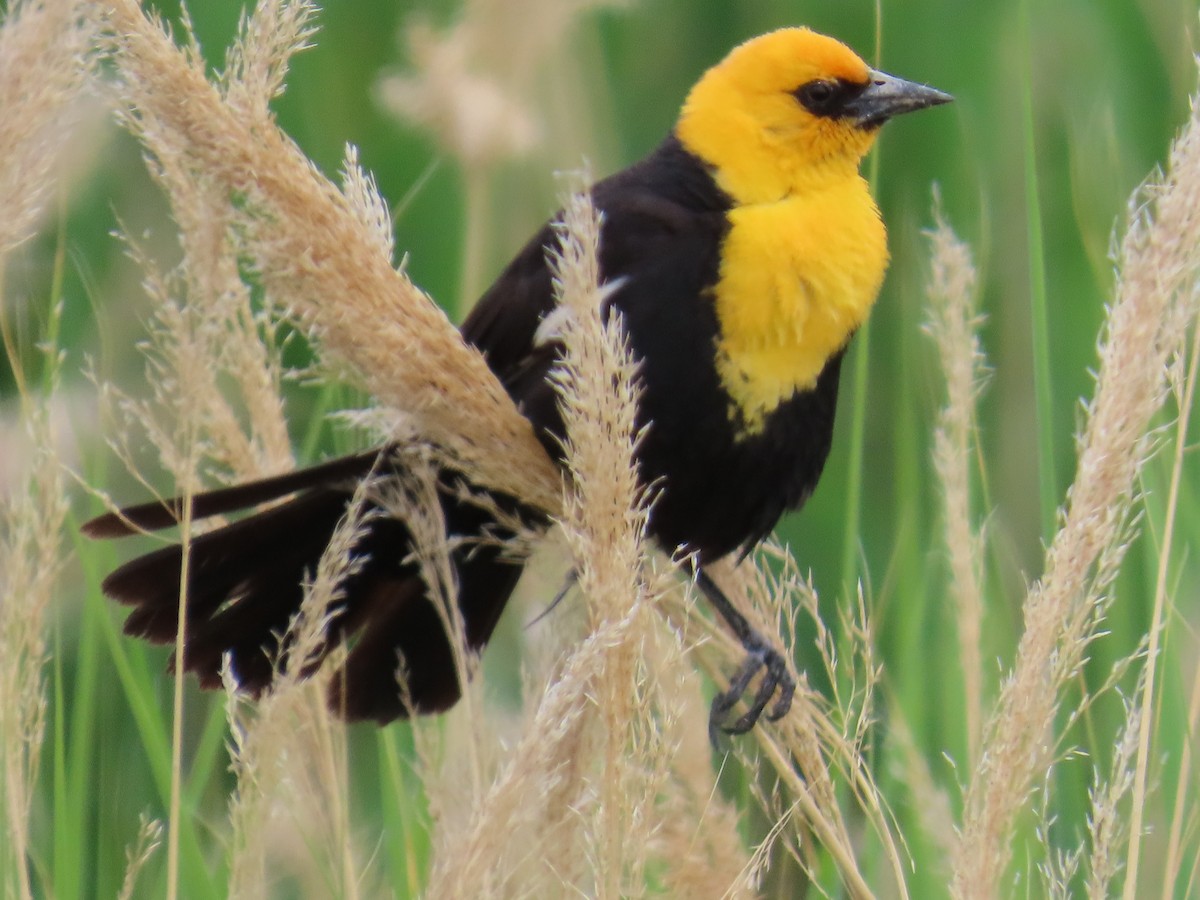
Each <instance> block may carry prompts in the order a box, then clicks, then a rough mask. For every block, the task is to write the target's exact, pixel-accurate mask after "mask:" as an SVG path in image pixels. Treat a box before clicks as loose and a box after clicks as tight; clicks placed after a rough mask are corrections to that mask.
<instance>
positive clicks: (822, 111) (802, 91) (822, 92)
mask: <svg viewBox="0 0 1200 900" xmlns="http://www.w3.org/2000/svg"><path fill="white" fill-rule="evenodd" d="M795 95H796V99H797V100H799V101H800V103H801V104H803V106H804V108H805V109H807V110H808V111H809V112H811V113H815V114H816V115H819V116H820V115H829V114H830V113H831V112H833V111H834V109H835V107H836V106H837V104H838V100H839V99H840V98H841V91H840V90H838V85H837V84H836V83H835V82H832V81H810V82H808V84H804V85H801V86H800V87H799V88H797V89H796V91H795Z"/></svg>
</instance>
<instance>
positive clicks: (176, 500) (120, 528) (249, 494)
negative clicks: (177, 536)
mask: <svg viewBox="0 0 1200 900" xmlns="http://www.w3.org/2000/svg"><path fill="white" fill-rule="evenodd" d="M385 452H387V448H385V449H384V450H382V451H381V450H370V451H368V452H366V453H354V454H351V455H350V456H342V457H338V458H337V459H331V460H328V461H326V462H323V463H318V464H317V465H315V466H309V467H308V468H306V469H296V470H295V471H292V472H284V473H283V474H282V475H273V476H271V477H269V478H260V479H258V480H257V481H248V482H246V483H245V484H235V485H233V486H232V487H227V488H218V489H217V490H215V491H205V492H204V493H202V494H196V495H195V496H194V497H192V509H191V515H192V518H193V519H207V518H209V517H210V516H218V515H222V514H224V513H230V512H238V511H240V510H243V509H249V508H250V507H252V506H258V505H259V504H260V503H267V502H269V501H271V500H278V499H279V498H280V497H286V496H288V495H289V494H295V493H297V492H298V491H301V490H305V489H307V488H311V487H315V486H318V485H331V484H336V483H338V482H345V481H347V480H349V481H351V482H353V481H356V480H358V479H360V478H363V477H365V476H366V475H367V473H368V472H370V471H371V469H372V468H373V467H374V466H375V465H376V463H377V462H378V460H379V458H380V454H381V453H385ZM183 513H184V498H183V497H172V498H171V499H169V500H153V501H151V502H150V503H141V504H138V505H137V506H127V507H125V508H124V509H121V510H118V511H117V512H110V513H105V514H104V515H102V516H97V517H96V518H94V519H91V520H90V521H88V522H85V523H84V525H83V528H82V529H81V530H82V531H83V533H84V534H85V535H87V536H88V537H90V538H104V539H107V538H119V537H126V536H128V535H131V534H138V533H139V532H142V531H162V530H163V529H164V528H171V527H172V526H174V525H178V524H179V520H180V519H182V518H183Z"/></svg>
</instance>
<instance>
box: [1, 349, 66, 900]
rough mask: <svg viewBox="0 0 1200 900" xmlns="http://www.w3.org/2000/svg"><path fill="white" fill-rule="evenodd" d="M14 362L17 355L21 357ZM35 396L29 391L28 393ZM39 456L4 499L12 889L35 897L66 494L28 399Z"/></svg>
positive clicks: (7, 819)
mask: <svg viewBox="0 0 1200 900" xmlns="http://www.w3.org/2000/svg"><path fill="white" fill-rule="evenodd" d="M14 363H15V360H14ZM26 402H27V404H28V398H26ZM25 418H26V427H27V428H28V429H29V432H30V437H31V439H32V440H31V443H32V445H33V446H36V447H40V448H42V449H41V451H40V452H39V453H38V454H37V456H36V458H35V459H34V461H33V463H32V466H31V470H30V472H29V473H28V475H29V477H28V480H27V482H26V488H25V489H24V490H22V491H21V492H19V493H18V494H17V495H15V496H13V497H9V498H3V499H2V500H0V697H2V698H3V702H2V703H0V763H2V766H3V771H2V773H0V777H2V778H3V781H2V782H0V795H2V797H3V804H4V810H3V815H4V826H5V827H4V831H5V835H6V837H5V840H4V841H2V842H0V843H2V844H3V847H4V849H3V851H2V855H3V858H4V862H5V865H4V870H5V871H6V872H8V873H9V874H10V877H11V878H12V879H13V881H12V882H10V883H8V884H7V885H6V891H8V892H11V893H12V894H13V895H15V896H19V897H22V898H26V897H32V896H33V895H34V894H33V888H32V884H31V881H30V872H29V851H30V844H29V837H30V833H29V828H30V824H31V822H30V814H31V812H32V810H33V800H34V789H35V787H36V784H37V772H38V764H39V760H40V751H41V746H42V736H43V732H44V728H45V713H46V700H45V696H44V689H43V687H44V686H43V667H44V665H45V663H46V657H47V648H46V634H45V632H46V621H45V620H46V612H47V610H48V609H49V607H50V602H51V600H52V599H53V598H54V596H55V592H56V589H57V586H58V574H59V571H60V568H61V565H62V555H63V548H62V543H61V541H62V527H63V522H64V520H65V518H66V514H67V501H66V494H65V490H64V485H63V477H62V469H61V466H60V463H59V460H58V458H57V457H56V455H55V453H54V450H53V449H52V448H53V447H54V446H55V443H54V440H53V437H52V435H51V434H50V431H49V426H48V424H47V420H46V412H45V410H44V409H34V408H32V407H29V406H28V405H27V406H26V410H25Z"/></svg>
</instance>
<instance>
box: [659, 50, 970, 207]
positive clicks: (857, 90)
mask: <svg viewBox="0 0 1200 900" xmlns="http://www.w3.org/2000/svg"><path fill="white" fill-rule="evenodd" d="M950 99H951V98H950V96H949V95H947V94H943V93H942V92H941V91H936V90H934V89H933V88H929V87H925V86H924V85H919V84H914V83H912V82H908V81H903V80H901V79H898V78H894V77H892V76H890V75H886V74H884V73H882V72H877V71H875V70H874V69H872V68H870V67H869V66H868V65H867V64H866V63H864V62H863V61H862V60H861V59H859V58H858V56H856V55H855V54H854V52H853V51H852V50H850V48H849V47H847V46H846V45H845V44H842V43H840V42H839V41H836V40H834V39H833V38H830V37H826V36H825V35H822V34H817V33H816V32H815V31H811V30H810V29H808V28H784V29H781V30H779V31H773V32H771V33H769V34H764V35H762V36H761V37H757V38H754V39H753V40H749V41H747V42H746V43H744V44H742V45H741V46H739V47H736V48H734V50H733V51H732V52H731V53H730V54H729V55H728V56H727V57H725V59H724V60H722V61H721V62H720V63H718V64H717V65H716V66H714V67H713V68H711V69H709V70H708V72H706V73H705V74H704V76H703V77H702V78H701V79H700V81H699V82H698V83H697V84H696V86H695V87H694V88H693V89H692V91H691V93H690V94H689V95H688V98H687V101H686V102H685V103H684V106H683V111H682V113H681V115H680V118H679V124H678V125H677V126H676V134H677V136H678V137H679V139H680V141H682V142H683V144H684V146H685V147H687V149H688V150H690V151H691V152H692V153H695V154H696V155H697V156H699V157H700V158H701V159H703V160H704V161H705V162H707V163H709V164H710V165H711V166H713V167H714V170H715V175H716V178H717V182H718V183H719V184H720V186H721V188H722V189H724V190H725V191H726V192H727V193H728V194H730V195H731V196H732V197H733V199H734V201H735V202H737V203H761V202H769V201H772V200H777V199H780V198H782V197H784V196H786V195H788V194H794V193H799V192H803V191H805V190H807V189H810V188H814V187H818V186H820V184H821V183H822V182H823V181H827V180H829V179H836V178H844V177H846V175H847V174H851V173H853V172H855V171H857V168H858V164H859V161H860V160H861V159H862V157H863V156H864V155H865V154H866V152H867V151H868V150H870V149H871V145H872V144H873V143H874V141H875V136H876V134H877V133H878V131H879V126H880V125H882V124H883V123H884V122H885V121H887V119H888V118H890V117H891V116H894V115H898V114H899V113H903V112H909V111H911V110H915V109H922V108H924V107H927V106H933V105H936V104H938V103H945V102H947V101H948V100H950Z"/></svg>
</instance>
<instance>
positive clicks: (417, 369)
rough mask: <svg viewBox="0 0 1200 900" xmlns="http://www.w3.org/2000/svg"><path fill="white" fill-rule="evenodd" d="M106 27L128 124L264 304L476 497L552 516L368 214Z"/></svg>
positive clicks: (509, 417) (548, 469)
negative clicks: (277, 310) (232, 228)
mask: <svg viewBox="0 0 1200 900" xmlns="http://www.w3.org/2000/svg"><path fill="white" fill-rule="evenodd" d="M295 5H296V4H294V3H293V4H282V6H283V7H288V6H295ZM281 8H282V7H281ZM283 18H284V19H286V20H288V21H296V19H295V17H292V18H291V19H287V17H286V16H285V17H283ZM109 23H110V49H111V52H112V56H113V60H114V62H115V64H116V67H117V70H118V72H119V74H120V77H121V85H120V94H121V99H122V101H123V103H124V104H125V105H126V106H127V108H128V117H127V120H128V122H129V123H130V125H131V127H132V128H133V130H134V132H135V134H137V136H138V137H139V138H141V139H142V140H143V142H145V143H146V144H147V146H148V147H150V148H152V152H153V154H154V155H155V157H156V158H158V159H159V160H160V161H161V159H162V157H163V155H169V156H171V157H173V158H174V159H176V160H177V161H178V164H179V165H180V166H181V167H185V168H187V169H188V170H190V171H193V172H196V173H198V174H201V175H202V176H203V177H204V178H206V179H209V180H210V181H211V183H212V184H213V185H214V187H215V188H216V189H219V190H220V191H221V192H222V193H223V196H224V197H225V198H226V199H227V200H228V201H229V202H230V203H231V207H232V209H233V214H234V215H235V217H236V221H237V225H238V227H239V229H240V231H239V233H240V235H241V239H242V241H243V244H242V247H241V249H242V250H243V251H244V252H245V253H246V254H247V255H248V256H249V258H250V259H252V260H253V264H254V267H255V269H256V278H257V279H258V280H259V282H260V283H261V284H262V285H263V287H264V288H265V289H266V293H267V295H268V297H269V298H270V299H271V300H272V301H273V302H274V303H275V304H277V305H278V306H279V307H281V308H285V309H287V310H289V311H291V313H292V314H294V315H295V317H296V318H297V319H298V320H299V321H300V322H301V323H302V324H303V325H305V326H306V327H308V328H309V329H310V331H311V332H312V333H313V334H314V335H316V337H317V338H318V339H319V340H320V343H321V346H322V348H323V350H324V351H326V352H327V353H329V354H332V355H333V356H334V357H337V358H339V359H341V360H343V361H345V362H347V363H348V364H350V365H351V366H352V367H353V369H354V370H355V371H356V372H357V373H358V374H359V376H360V378H361V380H362V382H363V384H364V385H365V386H366V387H367V388H368V389H369V390H370V391H371V393H372V394H374V395H375V396H376V397H377V398H378V399H379V400H380V401H381V402H383V403H384V404H386V405H390V406H393V407H394V408H396V409H400V410H404V411H407V412H409V413H410V414H411V415H412V416H413V417H414V418H415V420H416V424H417V427H418V429H419V431H420V432H421V433H422V434H424V435H426V436H428V437H429V439H430V440H432V441H433V442H435V443H436V444H437V445H438V446H439V447H441V448H442V449H443V450H444V451H445V452H446V453H447V454H449V455H450V457H451V458H453V459H454V460H456V461H457V462H458V463H459V464H460V465H461V466H462V467H463V468H464V469H465V470H467V471H468V472H469V473H470V474H471V475H472V477H473V478H474V479H476V480H478V482H479V483H481V484H483V485H486V486H488V487H492V488H496V489H500V490H503V491H507V492H509V493H513V494H516V495H518V496H522V497H524V498H525V499H527V500H528V501H529V502H531V503H534V504H537V505H540V506H543V507H545V508H547V509H551V510H552V509H555V508H556V507H557V504H558V502H559V482H560V479H559V475H558V472H557V470H556V468H555V467H554V465H553V463H551V462H550V460H549V459H548V457H547V456H546V454H545V453H544V451H543V450H542V449H541V447H540V445H539V444H538V443H537V440H536V438H535V437H534V435H533V431H532V429H531V427H530V425H529V422H528V421H527V420H526V419H525V418H524V417H522V416H521V415H520V413H519V412H517V410H516V407H515V406H514V404H513V403H512V401H511V400H510V399H509V397H508V395H507V394H506V393H505V392H504V390H503V388H502V387H501V386H500V384H499V383H498V382H497V381H496V379H495V378H494V377H493V376H492V375H491V373H490V372H489V371H488V370H487V367H486V365H485V363H484V361H483V359H482V357H481V356H479V354H478V353H476V352H474V351H472V350H470V349H469V348H467V347H466V346H465V345H464V344H463V342H462V339H461V337H460V336H459V335H458V332H457V330H456V329H455V328H454V327H453V326H452V325H451V324H450V322H449V321H448V320H447V319H446V317H445V315H444V314H443V313H442V312H441V311H440V310H439V309H438V308H437V307H436V306H435V305H434V304H433V303H432V302H431V301H430V300H429V298H428V297H427V296H425V295H424V294H423V293H421V291H419V290H418V289H417V288H416V287H415V286H414V285H413V284H412V282H411V281H409V279H408V278H407V277H406V276H405V275H404V274H403V272H402V271H400V270H398V269H396V268H394V267H393V265H392V262H391V259H390V258H389V257H388V256H387V255H385V254H384V253H383V252H381V247H383V246H388V247H390V238H385V237H383V236H382V235H381V234H380V232H379V222H378V213H379V208H378V207H372V208H370V209H363V208H362V207H361V206H360V205H357V204H356V203H355V202H354V196H353V194H354V192H351V196H347V194H346V193H344V192H342V191H339V190H338V189H337V188H336V187H335V186H334V185H332V184H330V183H329V182H328V181H327V180H326V179H325V178H323V177H322V176H321V175H320V174H319V173H318V172H317V171H316V170H315V168H314V167H313V166H312V165H311V164H309V163H308V161H307V160H306V159H305V158H304V156H303V155H302V154H301V153H300V152H299V150H298V149H297V148H296V147H295V145H294V144H292V143H291V142H290V141H289V140H288V139H287V137H286V136H285V135H283V134H282V133H281V132H280V131H279V129H278V128H277V127H276V126H275V124H274V122H273V121H272V120H271V118H270V115H269V111H268V110H267V109H266V107H265V105H263V104H246V103H243V102H241V101H240V100H239V99H238V98H237V96H236V92H235V95H234V97H233V99H232V101H231V99H230V96H229V95H228V92H224V93H223V92H222V90H221V89H220V88H219V86H217V85H213V84H211V83H209V82H208V81H207V80H206V79H205V77H204V72H203V69H202V67H201V66H200V65H199V64H198V62H197V61H196V60H195V59H192V58H189V55H188V54H187V53H185V52H183V51H181V50H180V49H179V48H177V47H176V46H175V44H174V43H173V42H172V41H171V39H170V37H169V36H168V35H167V34H165V33H164V32H163V30H162V28H161V27H159V26H158V25H157V24H156V23H155V22H153V21H151V20H150V19H149V18H147V16H146V15H145V14H144V13H143V11H142V10H141V9H140V8H139V7H138V5H137V4H136V3H135V2H134V0H114V2H113V3H111V4H109ZM264 82H265V83H266V84H275V83H276V82H274V81H273V80H272V79H271V78H270V77H268V78H266V79H265V80H264Z"/></svg>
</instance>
